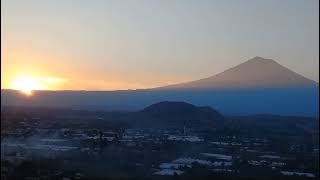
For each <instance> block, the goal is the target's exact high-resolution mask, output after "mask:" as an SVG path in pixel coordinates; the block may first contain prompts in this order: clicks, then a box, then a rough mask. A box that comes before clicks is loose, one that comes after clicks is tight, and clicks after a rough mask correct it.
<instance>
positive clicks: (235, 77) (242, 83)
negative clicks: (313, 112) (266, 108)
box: [154, 56, 318, 90]
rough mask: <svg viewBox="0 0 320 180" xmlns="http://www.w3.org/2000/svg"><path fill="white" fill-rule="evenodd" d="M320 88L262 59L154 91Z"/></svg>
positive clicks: (257, 58) (271, 61)
mask: <svg viewBox="0 0 320 180" xmlns="http://www.w3.org/2000/svg"><path fill="white" fill-rule="evenodd" d="M299 86H318V83H317V82H316V81H313V80H310V79H308V78H306V77H304V76H302V75H300V74H298V73H296V72H294V71H292V70H290V69H289V68H287V67H285V66H283V65H281V64H279V63H278V62H276V61H274V60H272V59H265V58H262V57H259V56H256V57H254V58H251V59H249V60H247V61H245V62H243V63H241V64H239V65H237V66H234V67H232V68H229V69H227V70H225V71H223V72H221V73H218V74H216V75H213V76H209V77H207V78H202V79H199V80H193V81H189V82H184V83H178V84H172V85H167V86H161V87H157V88H154V89H156V90H164V89H168V90H169V89H196V88H201V89H210V88H213V89H221V88H222V89H223V88H258V87H261V88H265V87H299Z"/></svg>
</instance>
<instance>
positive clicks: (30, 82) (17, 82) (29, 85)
mask: <svg viewBox="0 0 320 180" xmlns="http://www.w3.org/2000/svg"><path fill="white" fill-rule="evenodd" d="M11 88H12V89H15V90H19V91H21V92H23V93H24V94H26V95H29V96H30V95H32V91H33V90H44V89H47V87H46V85H45V84H44V83H42V82H41V80H40V79H38V78H35V77H31V76H21V77H17V78H16V79H14V80H13V81H12V85H11Z"/></svg>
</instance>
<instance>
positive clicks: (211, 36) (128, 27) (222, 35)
mask: <svg viewBox="0 0 320 180" xmlns="http://www.w3.org/2000/svg"><path fill="white" fill-rule="evenodd" d="M255 56H261V57H264V58H270V59H274V60H275V61H277V62H279V63H280V64H282V65H284V66H286V67H288V68H290V69H292V70H294V71H295V72H297V73H299V74H302V75H303V76H305V77H307V78H310V79H313V80H315V81H317V82H319V78H318V77H319V1H318V0H281V1H279V0H268V1H266V0H228V1H225V0H201V1H199V0H135V1H132V0H28V1H26V0H2V1H1V88H19V87H20V86H24V84H26V83H28V82H30V83H29V84H32V87H30V88H33V89H36V88H38V89H52V90H61V89H73V90H115V89H139V88H150V87H158V86H163V85H168V84H174V83H179V82H185V81H190V80H197V79H201V78H205V77H208V76H212V75H214V74H217V73H219V72H222V71H224V70H226V69H228V68H231V67H233V66H235V65H238V64H240V63H242V62H244V61H246V60H248V59H250V58H253V57H255ZM29 86H30V85H29Z"/></svg>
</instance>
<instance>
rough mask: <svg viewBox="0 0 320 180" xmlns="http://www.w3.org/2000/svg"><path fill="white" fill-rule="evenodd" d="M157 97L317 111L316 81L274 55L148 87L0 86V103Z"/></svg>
mask: <svg viewBox="0 0 320 180" xmlns="http://www.w3.org/2000/svg"><path fill="white" fill-rule="evenodd" d="M161 101H183V102H188V103H192V104H195V105H198V106H211V107H214V108H215V109H217V110H218V111H219V112H221V113H222V114H227V115H249V114H257V113H267V114H277V115H304V116H319V84H318V83H317V82H315V81H312V80H310V79H307V78H305V77H303V76H301V75H299V74H297V73H295V72H293V71H291V70H290V69H288V68H286V67H284V66H282V65H280V64H278V63H277V62H275V61H274V60H271V59H264V58H261V57H254V58H252V59H250V60H248V61H246V62H244V63H242V64H240V65H238V66H235V67H233V68H230V69H228V70H226V71H224V72H222V73H220V74H217V75H214V76H211V77H208V78H204V79H200V80H196V81H191V82H186V83H181V84H174V85H169V86H164V87H158V88H153V89H141V90H122V91H36V92H35V93H34V95H33V96H31V97H25V96H24V95H22V94H21V93H19V92H17V91H13V90H1V105H2V106H3V105H7V106H40V107H68V108H74V109H87V110H107V111H108V110H109V111H114V110H116V111H119V110H120V111H136V110H141V109H143V108H144V107H146V106H148V105H150V104H153V103H156V102H161Z"/></svg>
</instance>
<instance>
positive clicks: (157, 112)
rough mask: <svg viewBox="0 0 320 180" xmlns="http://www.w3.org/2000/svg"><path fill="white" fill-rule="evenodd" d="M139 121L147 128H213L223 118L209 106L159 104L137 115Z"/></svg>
mask: <svg viewBox="0 0 320 180" xmlns="http://www.w3.org/2000/svg"><path fill="white" fill-rule="evenodd" d="M138 115H139V119H140V120H139V121H140V122H141V120H143V123H144V124H145V125H148V126H159V127H163V126H167V127H183V126H187V127H188V128H195V127H207V126H209V127H214V126H215V125H216V124H217V123H219V122H221V120H222V119H223V116H222V115H221V114H220V113H219V112H218V111H216V110H214V109H212V108H211V107H209V106H203V107H198V106H194V105H192V104H189V103H185V102H169V101H164V102H159V103H156V104H152V105H150V106H148V107H146V108H145V109H143V110H142V111H140V112H139V113H138Z"/></svg>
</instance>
